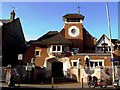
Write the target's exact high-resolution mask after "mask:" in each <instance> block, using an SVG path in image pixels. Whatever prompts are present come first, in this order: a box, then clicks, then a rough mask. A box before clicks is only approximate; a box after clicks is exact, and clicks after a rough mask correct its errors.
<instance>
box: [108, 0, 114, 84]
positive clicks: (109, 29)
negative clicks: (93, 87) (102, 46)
mask: <svg viewBox="0 0 120 90" xmlns="http://www.w3.org/2000/svg"><path fill="white" fill-rule="evenodd" d="M106 13H107V19H108V33H109V37H110V44H111V59H113V58H114V57H113V49H112V41H111V39H112V34H111V27H110V16H109V9H108V1H107V2H106ZM112 75H113V82H114V78H115V77H114V66H113V61H112Z"/></svg>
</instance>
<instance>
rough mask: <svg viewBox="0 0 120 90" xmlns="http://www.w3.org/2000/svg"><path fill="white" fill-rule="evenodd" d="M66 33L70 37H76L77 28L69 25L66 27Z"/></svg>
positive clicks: (77, 33)
mask: <svg viewBox="0 0 120 90" xmlns="http://www.w3.org/2000/svg"><path fill="white" fill-rule="evenodd" d="M68 34H69V35H70V36H72V37H76V36H78V35H79V28H78V27H76V26H71V27H70V28H69V29H68Z"/></svg>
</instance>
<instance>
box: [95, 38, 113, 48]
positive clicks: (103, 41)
mask: <svg viewBox="0 0 120 90" xmlns="http://www.w3.org/2000/svg"><path fill="white" fill-rule="evenodd" d="M103 43H107V44H108V46H111V44H110V40H109V39H108V38H107V37H106V36H105V37H102V38H101V39H100V40H99V42H97V45H96V46H103V45H102V44H103ZM112 46H114V44H113V43H112Z"/></svg>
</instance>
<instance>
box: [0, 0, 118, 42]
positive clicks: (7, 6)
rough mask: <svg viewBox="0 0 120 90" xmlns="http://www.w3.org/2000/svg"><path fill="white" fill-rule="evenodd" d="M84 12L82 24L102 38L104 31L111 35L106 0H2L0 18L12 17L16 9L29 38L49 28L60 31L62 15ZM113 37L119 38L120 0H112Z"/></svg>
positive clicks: (110, 10)
mask: <svg viewBox="0 0 120 90" xmlns="http://www.w3.org/2000/svg"><path fill="white" fill-rule="evenodd" d="M78 3H79V6H80V14H82V15H83V16H85V18H84V21H83V26H84V27H85V28H86V30H87V31H88V32H89V33H90V34H91V35H92V36H93V37H96V38H97V39H99V38H100V37H101V36H102V35H103V34H106V35H107V36H108V37H109V33H108V21H107V14H106V2H34V1H33V2H2V11H1V12H2V13H1V14H0V19H9V18H10V12H11V11H12V10H13V9H14V10H15V13H16V18H17V17H19V18H20V21H21V24H22V28H23V33H24V36H25V39H26V41H29V40H36V39H38V38H39V37H41V36H42V35H44V34H46V33H47V32H48V31H61V30H62V28H63V26H64V22H63V19H62V17H63V16H64V15H65V14H68V13H78V8H77V7H78ZM108 5H109V14H110V25H111V32H112V39H115V38H116V39H118V2H109V3H108Z"/></svg>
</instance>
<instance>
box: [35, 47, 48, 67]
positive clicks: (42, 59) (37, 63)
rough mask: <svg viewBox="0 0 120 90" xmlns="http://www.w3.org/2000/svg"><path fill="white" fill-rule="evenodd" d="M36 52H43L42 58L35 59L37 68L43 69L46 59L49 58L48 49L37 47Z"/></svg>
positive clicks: (41, 53)
mask: <svg viewBox="0 0 120 90" xmlns="http://www.w3.org/2000/svg"><path fill="white" fill-rule="evenodd" d="M35 50H41V52H40V57H36V58H35V66H38V67H41V66H43V64H44V61H45V58H46V57H47V56H48V54H47V48H41V47H35Z"/></svg>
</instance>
